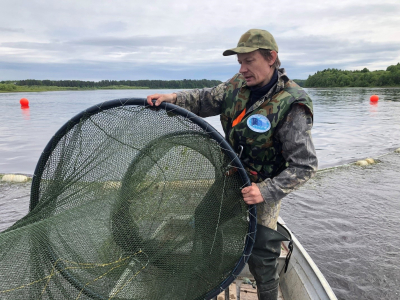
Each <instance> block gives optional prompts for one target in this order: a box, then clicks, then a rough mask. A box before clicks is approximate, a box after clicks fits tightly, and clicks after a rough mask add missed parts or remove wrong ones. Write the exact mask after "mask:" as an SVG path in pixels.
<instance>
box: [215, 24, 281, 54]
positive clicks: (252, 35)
mask: <svg viewBox="0 0 400 300" xmlns="http://www.w3.org/2000/svg"><path fill="white" fill-rule="evenodd" d="M258 49H268V50H275V51H276V52H278V44H277V43H276V42H275V39H274V37H273V36H272V34H270V33H269V32H268V31H266V30H262V29H250V30H249V31H247V32H246V33H245V34H243V35H242V36H241V37H240V40H239V42H238V44H237V47H236V48H233V49H228V50H225V51H224V53H222V55H224V56H228V55H234V54H238V53H249V52H253V51H255V50H258Z"/></svg>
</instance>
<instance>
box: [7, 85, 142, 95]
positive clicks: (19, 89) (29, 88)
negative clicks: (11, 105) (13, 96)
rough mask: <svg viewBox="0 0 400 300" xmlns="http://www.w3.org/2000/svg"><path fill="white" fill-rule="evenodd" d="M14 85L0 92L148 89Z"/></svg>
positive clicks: (132, 88)
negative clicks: (13, 87)
mask: <svg viewBox="0 0 400 300" xmlns="http://www.w3.org/2000/svg"><path fill="white" fill-rule="evenodd" d="M15 87H16V88H15V89H5V90H0V93H20V92H25V93H26V92H56V91H94V90H143V89H149V88H148V87H142V86H107V87H95V88H92V87H90V88H81V87H60V86H15Z"/></svg>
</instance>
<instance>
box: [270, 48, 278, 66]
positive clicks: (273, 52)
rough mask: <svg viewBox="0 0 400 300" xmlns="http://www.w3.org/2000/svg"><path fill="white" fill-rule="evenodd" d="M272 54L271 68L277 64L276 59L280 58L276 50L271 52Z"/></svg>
mask: <svg viewBox="0 0 400 300" xmlns="http://www.w3.org/2000/svg"><path fill="white" fill-rule="evenodd" d="M270 53H271V56H272V58H271V59H270V60H269V62H268V63H269V65H270V66H272V65H273V64H274V63H275V61H276V58H277V57H278V53H277V52H276V51H275V50H271V52H270Z"/></svg>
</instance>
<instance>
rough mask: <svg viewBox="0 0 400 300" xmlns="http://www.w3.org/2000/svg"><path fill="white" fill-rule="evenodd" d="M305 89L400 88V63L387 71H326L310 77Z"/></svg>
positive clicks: (365, 69)
mask: <svg viewBox="0 0 400 300" xmlns="http://www.w3.org/2000/svg"><path fill="white" fill-rule="evenodd" d="M304 86H305V87H379V86H400V63H397V65H391V66H389V67H387V68H386V70H380V71H369V70H368V69H367V68H364V69H362V70H361V71H343V70H339V69H325V70H323V71H318V72H317V73H315V74H314V75H310V76H308V78H307V80H306V81H305V83H304Z"/></svg>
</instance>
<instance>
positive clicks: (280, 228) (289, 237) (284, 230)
mask: <svg viewBox="0 0 400 300" xmlns="http://www.w3.org/2000/svg"><path fill="white" fill-rule="evenodd" d="M277 231H278V232H279V233H281V234H283V235H284V236H285V237H286V238H287V240H288V241H289V245H288V254H287V255H286V258H285V265H284V266H283V268H284V269H285V273H286V271H287V269H288V267H289V261H290V258H291V257H292V253H293V239H292V235H291V234H290V232H289V230H287V228H286V227H285V226H283V225H282V224H281V223H279V222H278V228H277Z"/></svg>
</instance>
